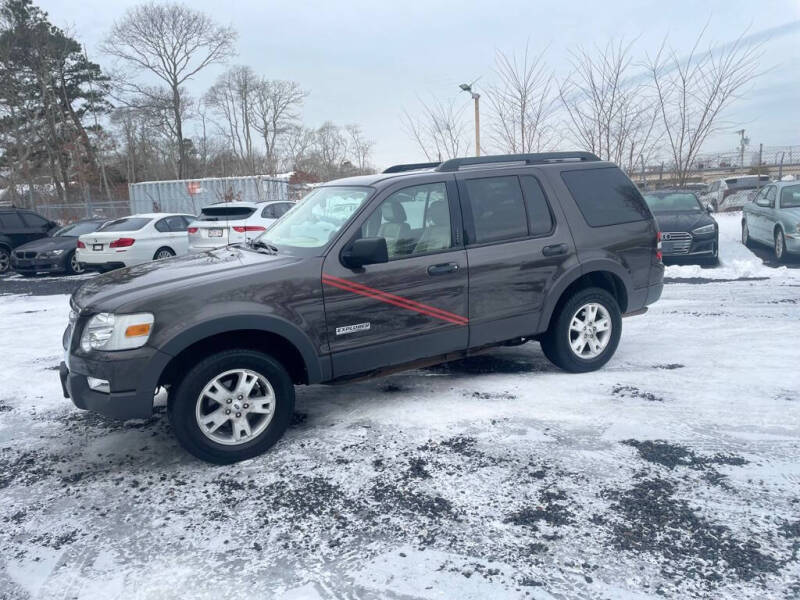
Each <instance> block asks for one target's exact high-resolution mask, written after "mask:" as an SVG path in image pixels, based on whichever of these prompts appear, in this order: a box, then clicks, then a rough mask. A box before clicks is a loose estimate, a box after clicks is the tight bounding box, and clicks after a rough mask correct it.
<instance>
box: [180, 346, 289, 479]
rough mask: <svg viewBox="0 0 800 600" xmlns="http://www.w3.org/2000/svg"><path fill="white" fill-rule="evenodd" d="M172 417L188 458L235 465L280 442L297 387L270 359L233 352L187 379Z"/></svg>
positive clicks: (202, 365)
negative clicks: (192, 457) (191, 455)
mask: <svg viewBox="0 0 800 600" xmlns="http://www.w3.org/2000/svg"><path fill="white" fill-rule="evenodd" d="M168 412H169V419H170V423H171V424H172V427H173V429H174V430H175V435H176V437H177V438H178V441H179V442H180V443H181V445H182V446H183V447H184V448H185V449H186V450H187V451H188V452H189V453H191V454H193V455H194V456H196V457H197V458H199V459H201V460H205V461H208V462H212V463H216V464H221V465H224V464H230V463H234V462H237V461H240V460H245V459H247V458H252V457H253V456H257V455H259V454H261V453H263V452H265V451H266V450H267V449H269V448H270V447H271V446H272V445H273V444H275V442H277V441H278V440H279V439H280V438H281V436H282V435H283V433H284V431H286V428H287V426H288V425H289V421H290V419H291V416H292V413H293V412H294V386H293V385H292V380H291V378H290V377H289V374H288V373H287V372H286V369H285V368H284V367H283V365H281V364H280V363H279V362H278V361H276V360H275V359H274V358H272V357H271V356H268V355H266V354H263V353H261V352H256V351H253V350H228V351H225V352H220V353H218V354H214V355H212V356H210V357H208V358H206V359H205V360H203V361H202V362H200V363H198V364H197V365H196V366H195V367H194V368H193V369H191V370H190V371H189V373H187V375H186V377H184V379H183V381H181V383H180V384H179V385H178V388H177V391H176V394H175V397H174V398H172V399H170V403H169V410H168Z"/></svg>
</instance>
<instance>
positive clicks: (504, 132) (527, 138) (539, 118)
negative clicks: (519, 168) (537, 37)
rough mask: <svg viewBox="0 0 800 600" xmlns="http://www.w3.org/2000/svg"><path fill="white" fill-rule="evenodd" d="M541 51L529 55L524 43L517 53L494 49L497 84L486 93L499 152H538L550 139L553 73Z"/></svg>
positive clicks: (552, 135)
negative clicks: (510, 53)
mask: <svg viewBox="0 0 800 600" xmlns="http://www.w3.org/2000/svg"><path fill="white" fill-rule="evenodd" d="M544 54H545V50H543V51H542V52H541V53H540V54H538V55H535V56H532V55H531V53H530V48H529V45H528V44H525V51H524V52H523V53H522V54H521V55H520V56H517V55H516V54H512V55H508V54H506V53H505V52H502V51H500V50H498V51H497V54H496V56H495V68H494V72H495V76H496V77H497V81H498V83H497V84H495V85H493V86H491V87H490V88H489V92H488V94H487V95H488V98H489V105H490V107H491V109H492V113H493V114H492V120H491V131H492V139H493V141H494V143H495V145H497V146H498V147H499V148H500V149H501V151H502V152H505V153H509V154H517V153H526V152H538V151H540V150H542V149H543V148H546V147H548V146H549V145H551V144H552V143H553V141H554V138H555V135H554V133H555V132H554V128H553V127H552V125H551V121H552V117H553V115H554V113H555V107H556V104H555V98H554V95H553V90H552V88H553V74H552V72H550V71H548V69H547V65H546V64H545V62H544Z"/></svg>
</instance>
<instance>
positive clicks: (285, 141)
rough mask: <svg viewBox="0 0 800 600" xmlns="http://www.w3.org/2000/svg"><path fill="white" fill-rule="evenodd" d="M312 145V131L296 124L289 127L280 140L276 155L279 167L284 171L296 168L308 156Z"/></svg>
mask: <svg viewBox="0 0 800 600" xmlns="http://www.w3.org/2000/svg"><path fill="white" fill-rule="evenodd" d="M313 145H314V130H313V129H311V128H310V127H305V126H303V125H300V124H298V123H294V124H291V125H289V126H288V127H287V128H286V131H285V132H284V135H283V136H282V138H281V147H280V148H279V151H278V154H279V156H280V158H281V165H280V167H281V168H282V169H285V170H287V171H288V170H292V169H295V168H297V165H298V164H300V163H301V162H303V160H304V159H305V158H306V157H307V156H308V154H309V152H310V151H311V149H312V147H313Z"/></svg>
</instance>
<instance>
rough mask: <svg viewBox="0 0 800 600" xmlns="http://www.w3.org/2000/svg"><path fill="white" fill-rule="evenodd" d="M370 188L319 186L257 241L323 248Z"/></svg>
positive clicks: (359, 204) (370, 190) (362, 200)
mask: <svg viewBox="0 0 800 600" xmlns="http://www.w3.org/2000/svg"><path fill="white" fill-rule="evenodd" d="M372 191H373V190H372V188H368V187H345V186H328V187H320V188H317V189H316V190H314V191H313V192H311V193H310V194H309V195H308V196H306V197H305V198H303V200H301V201H300V202H299V203H298V204H297V206H295V207H294V208H293V209H292V210H290V211H289V212H287V213H286V214H285V215H284V216H283V217H281V219H280V220H278V221H276V222H275V224H274V225H273V226H272V227H270V228H269V229H268V230H267V231H266V232H264V233H263V234H262V235H261V236H260V237H259V238H258V239H259V240H260V241H261V242H264V243H268V244H274V245H275V246H294V247H298V248H322V247H323V246H325V245H326V244H327V243H328V242H329V241H330V240H332V239H333V238H334V236H335V235H336V234H337V233H339V230H340V229H341V228H342V226H343V225H344V224H345V223H346V222H347V220H348V219H349V218H350V217H351V216H352V215H353V213H354V212H356V210H358V208H359V207H360V206H361V205H362V204H363V203H364V201H365V200H366V199H367V198H368V197H369V195H370V194H371V193H372Z"/></svg>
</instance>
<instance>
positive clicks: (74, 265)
mask: <svg viewBox="0 0 800 600" xmlns="http://www.w3.org/2000/svg"><path fill="white" fill-rule="evenodd" d="M69 267H70V269H72V272H73V273H83V267H82V266H81V263H79V262H78V255H77V254H74V253H73V254H72V258H70V259H69Z"/></svg>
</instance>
